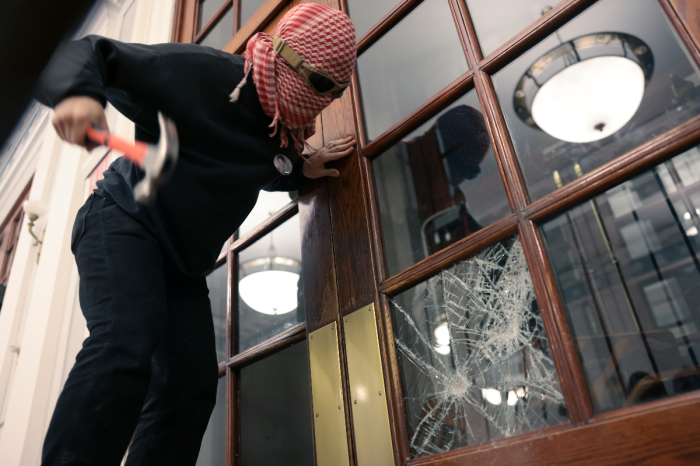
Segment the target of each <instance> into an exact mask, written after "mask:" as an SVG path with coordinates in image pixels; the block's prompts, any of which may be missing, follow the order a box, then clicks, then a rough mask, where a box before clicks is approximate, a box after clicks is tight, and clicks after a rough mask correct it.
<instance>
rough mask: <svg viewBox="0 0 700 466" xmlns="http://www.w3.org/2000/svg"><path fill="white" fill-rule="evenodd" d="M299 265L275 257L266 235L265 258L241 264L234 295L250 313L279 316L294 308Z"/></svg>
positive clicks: (272, 246)
mask: <svg viewBox="0 0 700 466" xmlns="http://www.w3.org/2000/svg"><path fill="white" fill-rule="evenodd" d="M300 273H301V263H299V261H298V260H296V259H291V258H289V257H280V256H278V255H277V252H276V250H275V246H274V245H273V243H272V233H270V249H269V253H268V255H267V257H260V258H257V259H252V260H249V261H247V262H244V263H243V264H241V267H240V276H241V277H242V278H241V280H240V281H239V282H238V292H239V293H240V296H241V299H242V300H243V301H244V302H245V303H246V304H247V305H248V306H249V307H250V308H252V309H253V310H255V311H258V312H260V313H262V314H268V315H280V314H286V313H288V312H292V311H293V310H294V309H296V308H297V292H298V286H299V275H300Z"/></svg>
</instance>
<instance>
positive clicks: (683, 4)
mask: <svg viewBox="0 0 700 466" xmlns="http://www.w3.org/2000/svg"><path fill="white" fill-rule="evenodd" d="M659 3H660V4H661V8H663V10H664V12H665V13H666V16H668V19H669V21H670V22H671V24H672V25H673V27H674V28H675V29H676V31H677V32H678V35H679V36H680V38H681V41H682V42H683V44H684V45H685V47H686V48H687V49H688V52H689V53H690V55H691V56H692V57H693V60H695V64H696V65H697V66H700V5H699V4H698V2H697V0H695V1H694V0H659Z"/></svg>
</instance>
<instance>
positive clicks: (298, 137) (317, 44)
mask: <svg viewBox="0 0 700 466" xmlns="http://www.w3.org/2000/svg"><path fill="white" fill-rule="evenodd" d="M276 32H277V35H278V36H280V37H281V38H282V39H283V40H284V41H285V42H286V43H287V45H289V47H291V48H292V50H294V51H295V52H296V53H298V54H299V55H300V56H301V57H302V58H303V59H304V61H305V62H306V63H307V64H309V65H311V66H313V67H315V68H319V69H322V70H324V71H326V72H328V73H330V74H331V76H333V78H334V79H335V80H336V81H338V82H344V81H349V80H350V76H351V75H352V71H353V69H354V67H355V60H356V58H357V48H356V46H355V26H353V24H352V21H350V18H348V17H347V15H346V14H345V13H343V12H342V11H339V10H336V9H334V8H331V7H328V6H324V5H318V4H315V3H307V4H303V5H299V6H296V7H294V8H292V9H291V10H289V12H288V13H287V14H286V15H284V16H283V17H282V19H281V20H280V22H279V23H278V25H277V31H276ZM272 40H273V39H272V37H271V36H270V35H269V34H265V33H264V32H259V33H257V34H255V35H254V36H253V37H251V38H250V40H249V41H248V44H247V46H246V59H245V76H244V77H243V80H242V81H241V83H240V84H239V85H238V86H237V87H236V89H235V90H234V91H233V92H232V93H231V101H232V102H235V101H236V100H238V94H239V93H240V90H239V89H240V88H241V87H243V86H244V85H245V83H246V77H247V76H248V73H250V70H251V68H252V70H253V81H254V82H255V86H256V88H257V90H258V95H259V96H260V103H261V104H262V108H263V110H264V111H265V113H266V114H267V115H268V116H269V117H271V118H272V119H273V120H272V124H271V125H270V126H271V127H272V128H274V129H273V132H272V134H271V135H270V136H274V135H275V134H276V133H277V131H278V129H279V128H278V125H279V124H281V125H282V129H281V130H280V139H281V141H282V143H281V145H280V147H287V145H288V137H287V134H289V136H291V138H292V140H293V141H294V146H295V148H296V149H297V151H298V152H299V153H300V154H301V152H302V151H303V149H304V147H305V145H306V144H307V143H306V140H307V139H308V138H310V137H311V136H313V135H314V133H315V132H316V116H317V115H318V114H320V113H321V110H323V109H324V108H326V107H327V106H328V105H329V104H330V103H331V101H332V100H333V97H332V96H331V95H324V96H321V95H318V94H316V93H315V92H313V91H312V90H311V89H309V88H308V87H307V85H306V83H305V82H304V80H303V79H302V78H301V77H300V76H299V75H297V74H296V73H295V72H294V71H293V70H292V69H290V68H289V67H288V66H286V65H285V64H284V58H282V57H281V56H280V55H278V54H277V53H276V52H275V51H274V50H273V48H272Z"/></svg>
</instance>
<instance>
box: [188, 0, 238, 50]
mask: <svg viewBox="0 0 700 466" xmlns="http://www.w3.org/2000/svg"><path fill="white" fill-rule="evenodd" d="M199 3H200V2H197V16H199ZM233 3H234V2H233V0H226V2H224V4H223V5H222V6H221V8H219V11H217V12H216V13H214V16H212V18H211V19H210V20H209V22H208V23H207V24H205V25H204V27H202V29H201V30H199V31H197V28H196V27H195V28H194V31H195V37H194V39H192V42H193V43H197V42H199V41H200V40H202V37H204V36H206V35H207V34H208V33H209V32H210V31H211V30H212V29H213V28H214V26H216V24H217V23H218V22H219V20H220V19H221V18H222V17H223V16H224V15H225V14H226V12H227V11H228V8H229V7H231V8H233ZM233 16H234V18H233V21H234V24H233V30H234V31H235V30H236V23H235V20H236V13H235V12H234V14H233ZM196 23H197V20H196V19H195V25H196Z"/></svg>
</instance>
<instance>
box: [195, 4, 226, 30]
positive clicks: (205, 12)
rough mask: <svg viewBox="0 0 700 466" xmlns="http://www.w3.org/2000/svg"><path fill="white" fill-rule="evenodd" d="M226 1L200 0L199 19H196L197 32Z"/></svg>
mask: <svg viewBox="0 0 700 466" xmlns="http://www.w3.org/2000/svg"><path fill="white" fill-rule="evenodd" d="M224 3H226V0H200V2H199V17H198V18H197V31H198V32H199V31H201V30H202V28H203V27H204V26H206V25H207V24H209V21H211V19H212V18H213V17H214V15H215V14H216V13H217V12H218V11H219V10H220V9H221V7H222V6H224Z"/></svg>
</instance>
